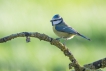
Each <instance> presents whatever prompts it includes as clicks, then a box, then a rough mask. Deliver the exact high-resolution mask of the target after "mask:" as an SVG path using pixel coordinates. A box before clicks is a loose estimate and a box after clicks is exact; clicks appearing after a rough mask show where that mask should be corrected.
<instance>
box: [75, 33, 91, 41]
mask: <svg viewBox="0 0 106 71" xmlns="http://www.w3.org/2000/svg"><path fill="white" fill-rule="evenodd" d="M77 35H79V36H81V37H83V38H85V39H87V40H89V41H90V39H89V38H87V37H85V36H83V35H81V34H80V33H77Z"/></svg>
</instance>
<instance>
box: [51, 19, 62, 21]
mask: <svg viewBox="0 0 106 71" xmlns="http://www.w3.org/2000/svg"><path fill="white" fill-rule="evenodd" d="M58 20H61V19H56V20H52V21H58Z"/></svg>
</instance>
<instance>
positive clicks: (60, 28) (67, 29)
mask: <svg viewBox="0 0 106 71" xmlns="http://www.w3.org/2000/svg"><path fill="white" fill-rule="evenodd" d="M55 29H56V30H57V31H60V32H65V33H69V34H75V35H79V36H81V37H83V38H85V39H87V40H90V39H89V38H87V37H85V36H83V35H82V34H80V33H78V32H77V31H75V30H74V29H73V28H72V27H68V26H55Z"/></svg>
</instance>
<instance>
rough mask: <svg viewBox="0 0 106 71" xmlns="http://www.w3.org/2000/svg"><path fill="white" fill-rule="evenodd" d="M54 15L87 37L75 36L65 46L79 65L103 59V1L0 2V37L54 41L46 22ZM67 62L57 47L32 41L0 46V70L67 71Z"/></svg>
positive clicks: (105, 33)
mask: <svg viewBox="0 0 106 71" xmlns="http://www.w3.org/2000/svg"><path fill="white" fill-rule="evenodd" d="M54 14H60V15H61V16H62V17H63V18H64V20H65V22H66V23H67V24H68V25H70V26H72V27H74V28H75V29H76V30H77V31H79V32H80V33H82V34H83V35H85V36H87V37H89V38H91V41H87V40H85V39H83V38H81V37H78V36H76V37H75V38H73V39H71V40H68V41H67V43H66V46H67V47H68V48H69V49H70V50H71V52H72V53H73V55H74V56H75V58H76V59H77V60H78V62H79V63H80V64H81V65H84V64H87V63H91V62H93V61H96V60H99V59H102V58H104V57H106V0H0V38H2V37H4V36H7V35H10V34H14V33H18V32H39V33H44V34H47V35H49V36H50V37H53V38H56V37H57V36H56V35H55V34H54V33H53V31H52V25H51V23H50V20H51V19H52V16H53V15H54ZM69 63H70V61H69V59H68V57H66V56H64V54H63V53H62V52H61V51H60V50H59V49H58V48H57V47H55V46H53V45H51V44H50V43H48V42H45V41H39V40H38V39H36V38H31V42H30V43H26V41H25V38H16V39H14V40H11V41H9V42H6V43H1V44H0V71H69V69H68V64H69ZM103 70H106V69H103Z"/></svg>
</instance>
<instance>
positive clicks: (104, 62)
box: [0, 32, 106, 71]
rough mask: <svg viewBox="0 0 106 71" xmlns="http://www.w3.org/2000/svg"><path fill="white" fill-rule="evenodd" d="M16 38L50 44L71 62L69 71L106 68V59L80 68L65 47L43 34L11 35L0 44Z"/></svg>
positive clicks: (90, 70) (23, 33)
mask: <svg viewBox="0 0 106 71" xmlns="http://www.w3.org/2000/svg"><path fill="white" fill-rule="evenodd" d="M17 37H26V42H30V37H35V38H38V39H40V40H44V41H47V42H50V44H51V45H54V46H56V47H58V48H59V49H60V50H61V51H62V52H63V53H64V55H65V56H67V57H69V60H70V61H71V63H70V64H69V69H71V68H72V67H74V69H75V71H98V70H97V69H99V68H104V67H106V58H104V59H101V60H99V61H96V62H93V63H91V64H87V65H84V67H81V66H80V65H79V64H78V62H77V60H76V59H75V58H74V56H73V54H72V53H71V52H70V51H69V49H68V48H67V47H66V46H64V45H63V44H62V43H61V42H59V41H58V40H56V39H53V38H51V37H49V36H47V35H45V34H40V33H38V32H21V33H17V34H12V35H9V36H6V37H3V38H0V43H3V42H7V41H9V40H11V39H14V38H17Z"/></svg>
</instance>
